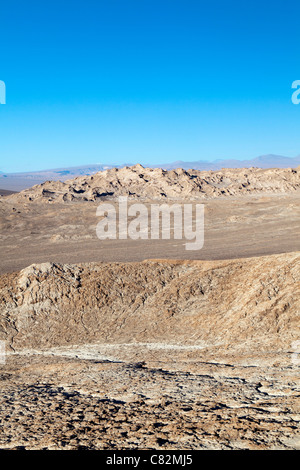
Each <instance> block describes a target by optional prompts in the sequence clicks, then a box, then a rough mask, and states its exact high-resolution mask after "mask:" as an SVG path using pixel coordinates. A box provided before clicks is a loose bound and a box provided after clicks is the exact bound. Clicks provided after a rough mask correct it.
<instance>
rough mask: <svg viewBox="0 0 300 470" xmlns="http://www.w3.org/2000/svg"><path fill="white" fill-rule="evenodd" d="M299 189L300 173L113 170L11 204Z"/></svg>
mask: <svg viewBox="0 0 300 470" xmlns="http://www.w3.org/2000/svg"><path fill="white" fill-rule="evenodd" d="M299 189H300V169H299V167H298V168H297V169H293V168H284V169H280V168H272V169H264V170H263V169H260V168H244V169H222V170H220V171H199V170H183V169H182V168H178V169H177V170H169V171H168V170H163V169H160V168H154V169H153V168H144V167H143V166H141V165H139V164H138V165H135V166H132V167H124V168H112V169H109V170H105V171H100V172H98V173H96V174H94V175H90V176H79V177H77V178H74V179H71V180H67V181H65V182H62V181H46V182H45V183H42V184H39V185H35V186H33V187H32V188H29V189H25V190H24V191H21V192H20V193H18V194H15V195H12V196H10V200H12V201H16V202H17V201H23V202H26V201H28V202H30V201H36V202H49V203H51V202H63V201H65V202H67V201H99V200H101V199H106V198H110V199H114V198H116V197H118V196H128V197H129V198H132V199H134V198H138V199H143V200H147V199H150V200H169V201H170V200H174V199H180V200H184V199H189V200H198V199H207V198H215V197H223V196H241V195H254V194H263V193H268V194H271V193H276V194H278V193H284V194H289V193H293V192H295V191H297V190H299Z"/></svg>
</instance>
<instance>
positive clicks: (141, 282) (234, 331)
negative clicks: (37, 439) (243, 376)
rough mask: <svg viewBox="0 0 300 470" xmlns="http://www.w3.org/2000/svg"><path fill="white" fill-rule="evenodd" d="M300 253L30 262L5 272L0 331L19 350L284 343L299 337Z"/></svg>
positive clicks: (268, 345) (0, 296)
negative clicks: (148, 344)
mask: <svg viewBox="0 0 300 470" xmlns="http://www.w3.org/2000/svg"><path fill="white" fill-rule="evenodd" d="M299 261H300V255H299V253H289V254H282V255H273V256H265V257H257V258H249V259H240V260H231V261H210V262H208V261H205V262H201V261H174V262H172V261H165V260H156V261H145V262H141V263H100V264H95V263H89V264H79V265H62V264H53V263H44V264H40V265H32V266H29V267H28V268H26V269H23V270H22V271H21V272H19V273H14V274H7V275H3V276H1V277H0V302H1V304H0V305H1V307H0V308H1V310H0V314H1V316H0V321H1V333H0V339H2V340H6V341H7V344H8V347H9V348H10V349H11V350H15V351H19V350H21V349H24V348H29V349H30V348H35V349H38V348H49V347H53V346H63V345H70V344H73V345H76V344H84V343H95V342H102V343H114V342H123V343H127V342H129V343H130V342H151V343H153V342H159V343H171V344H172V343H173V344H187V345H193V344H194V345H197V344H198V345H202V346H204V347H212V346H218V347H221V348H227V349H228V348H230V349H235V348H241V349H245V348H249V349H251V348H253V347H254V348H261V349H262V350H266V349H270V348H277V350H281V349H286V348H289V347H290V344H291V342H292V341H293V340H297V339H298V325H299V312H300V263H299Z"/></svg>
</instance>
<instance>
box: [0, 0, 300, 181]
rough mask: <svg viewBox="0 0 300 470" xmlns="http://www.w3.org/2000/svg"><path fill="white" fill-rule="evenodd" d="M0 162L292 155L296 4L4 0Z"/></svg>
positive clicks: (29, 165) (299, 66)
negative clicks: (4, 94) (3, 101)
mask: <svg viewBox="0 0 300 470" xmlns="http://www.w3.org/2000/svg"><path fill="white" fill-rule="evenodd" d="M0 13H1V29H0V80H3V81H4V82H5V83H6V91H7V96H6V104H5V105H0V170H2V171H5V172H10V171H31V170H40V169H46V168H56V167H64V166H76V165H81V164H88V163H110V164H120V163H125V162H126V163H136V162H140V163H142V164H147V163H151V164H155V163H160V162H171V161H175V160H184V161H196V160H214V159H218V158H238V159H247V158H254V157H256V156H258V155H263V154H268V153H274V154H279V155H286V156H291V157H292V156H296V155H298V154H300V105H298V106H296V105H294V104H292V102H291V96H292V89H291V85H292V82H293V81H294V80H300V53H299V51H300V27H299V22H300V16H299V13H300V4H299V2H298V1H290V0H284V1H276V0H273V2H269V1H268V2H267V1H264V0H261V1H256V0H254V1H251V2H250V1H247V2H242V1H241V0H240V1H234V0H227V1H226V0H215V1H213V0H212V1H202V0H107V1H102V0H98V1H91V0H85V2H81V1H80V2H78V1H74V0H73V1H63V0H61V1H57V0H54V1H51V2H48V0H45V1H43V2H41V1H32V0H29V1H16V0H10V1H9V2H1V5H0Z"/></svg>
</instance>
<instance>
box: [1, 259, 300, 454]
mask: <svg viewBox="0 0 300 470" xmlns="http://www.w3.org/2000/svg"><path fill="white" fill-rule="evenodd" d="M299 261H300V254H299V253H288V254H282V255H273V256H265V257H257V258H251V259H250V258H249V259H243V260H242V259H238V260H230V261H205V262H203V261H202V262H201V261H174V262H172V261H164V260H156V261H145V262H141V263H97V264H95V263H94V264H93V263H89V264H78V265H63V264H55V263H44V264H40V265H32V266H29V267H28V268H25V269H23V270H22V271H21V272H19V273H13V274H5V275H2V276H1V277H0V340H2V341H5V343H6V351H7V355H6V363H5V364H2V365H0V380H1V397H0V407H1V408H0V416H1V427H0V448H10V449H12V448H26V449H41V448H42V449H43V448H47V449H61V448H66V449H79V448H88V449H103V448H106V449H122V448H126V449H129V448H131V449H134V448H140V449H141V448H148V449H149V448H150V449H157V448H163V449H244V448H247V449H298V448H300V441H299V419H300V417H299V394H300V391H299V360H298V355H297V351H298V350H299V348H298V349H297V347H298V346H297V344H298V343H297V341H298V340H299V312H300V264H299Z"/></svg>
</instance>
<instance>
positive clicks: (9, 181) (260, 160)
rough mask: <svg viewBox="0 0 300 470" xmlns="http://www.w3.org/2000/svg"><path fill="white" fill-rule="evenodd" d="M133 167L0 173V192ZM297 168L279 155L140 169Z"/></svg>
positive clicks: (294, 162) (299, 158) (95, 166)
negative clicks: (112, 169) (0, 190)
mask: <svg viewBox="0 0 300 470" xmlns="http://www.w3.org/2000/svg"><path fill="white" fill-rule="evenodd" d="M133 165H134V163H124V164H123V165H107V164H104V163H103V164H101V163H96V164H90V165H81V166H74V167H67V168H55V169H49V170H43V171H32V172H22V173H3V172H2V171H0V188H1V189H8V190H15V191H20V190H22V189H26V188H29V187H31V186H33V185H35V184H40V183H43V182H44V181H49V180H51V181H57V180H60V181H65V180H67V179H71V178H75V177H76V176H82V175H92V174H94V173H97V172H98V171H104V170H108V169H110V168H124V167H125V166H133ZM299 165H300V155H299V156H297V157H294V158H290V157H284V156H281V155H263V156H260V157H257V158H253V159H252V160H235V159H225V160H222V159H219V160H214V161H212V162H208V161H203V160H198V161H194V162H184V161H180V160H179V161H175V162H173V163H161V164H156V165H151V164H149V165H147V164H145V165H144V166H145V167H147V168H163V169H165V170H172V169H176V168H183V169H185V170H189V169H194V170H202V171H207V170H221V169H222V168H250V167H256V168H263V169H267V168H296V167H298V166H299Z"/></svg>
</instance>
